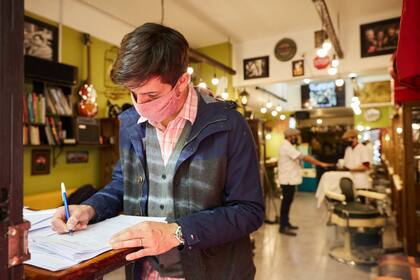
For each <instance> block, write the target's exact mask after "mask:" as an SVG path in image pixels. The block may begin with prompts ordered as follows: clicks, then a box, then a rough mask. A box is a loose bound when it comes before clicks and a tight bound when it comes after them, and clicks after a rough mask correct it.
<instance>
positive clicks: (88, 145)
mask: <svg viewBox="0 0 420 280" xmlns="http://www.w3.org/2000/svg"><path fill="white" fill-rule="evenodd" d="M113 146H114V145H111V144H64V145H47V144H41V145H23V147H24V148H66V147H98V148H110V147H113Z"/></svg>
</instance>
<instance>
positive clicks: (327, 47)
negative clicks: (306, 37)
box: [322, 40, 332, 52]
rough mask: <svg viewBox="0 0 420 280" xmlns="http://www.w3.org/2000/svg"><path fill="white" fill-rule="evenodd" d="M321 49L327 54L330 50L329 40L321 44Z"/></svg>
mask: <svg viewBox="0 0 420 280" xmlns="http://www.w3.org/2000/svg"><path fill="white" fill-rule="evenodd" d="M322 48H323V49H324V50H325V51H327V52H329V51H330V50H331V48H332V44H331V41H330V40H325V41H324V43H322Z"/></svg>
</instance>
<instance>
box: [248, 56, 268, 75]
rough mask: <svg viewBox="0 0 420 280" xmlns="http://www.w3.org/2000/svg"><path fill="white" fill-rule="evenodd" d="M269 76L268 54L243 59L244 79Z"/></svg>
mask: <svg viewBox="0 0 420 280" xmlns="http://www.w3.org/2000/svg"><path fill="white" fill-rule="evenodd" d="M268 76H269V60H268V56H261V57H254V58H247V59H244V80H249V79H257V78H267V77H268Z"/></svg>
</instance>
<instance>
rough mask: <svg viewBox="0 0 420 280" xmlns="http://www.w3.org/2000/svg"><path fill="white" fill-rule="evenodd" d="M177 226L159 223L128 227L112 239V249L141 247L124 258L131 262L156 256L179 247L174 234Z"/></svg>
mask: <svg viewBox="0 0 420 280" xmlns="http://www.w3.org/2000/svg"><path fill="white" fill-rule="evenodd" d="M177 227H178V225H177V224H175V223H172V224H165V223H159V222H143V223H139V224H137V225H134V226H132V227H129V228H127V229H125V230H123V231H121V232H119V233H117V234H116V235H114V236H113V237H112V239H111V240H110V244H111V246H112V249H121V248H135V247H142V248H141V249H140V250H139V251H137V252H134V253H131V254H128V255H127V256H126V257H125V258H126V260H128V261H132V260H135V259H138V258H142V257H145V256H156V255H160V254H163V253H166V252H168V251H169V250H171V249H172V248H175V247H176V246H178V245H179V243H180V242H179V241H178V239H176V237H175V232H176V229H177Z"/></svg>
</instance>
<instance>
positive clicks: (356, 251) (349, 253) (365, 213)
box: [326, 178, 386, 265]
mask: <svg viewBox="0 0 420 280" xmlns="http://www.w3.org/2000/svg"><path fill="white" fill-rule="evenodd" d="M340 189H341V192H342V193H341V194H339V193H334V192H330V191H327V192H326V197H327V199H328V201H329V203H330V207H329V209H330V211H331V217H330V223H331V224H334V225H336V226H338V227H341V228H343V229H344V246H339V247H335V248H332V249H331V250H330V252H329V255H330V256H331V257H332V258H334V259H335V260H337V261H339V262H343V263H347V264H352V265H356V264H375V263H376V262H377V259H378V257H379V256H380V255H382V254H383V248H382V234H383V228H384V226H385V221H386V219H385V215H384V214H383V213H382V212H381V211H380V210H378V209H377V208H376V207H374V206H372V205H369V204H364V203H361V202H359V201H358V199H359V198H360V197H365V198H368V199H369V200H379V201H385V199H386V195H385V194H381V193H376V192H372V191H362V190H360V191H357V190H355V189H354V188H353V181H352V180H351V179H350V178H341V180H340Z"/></svg>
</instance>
